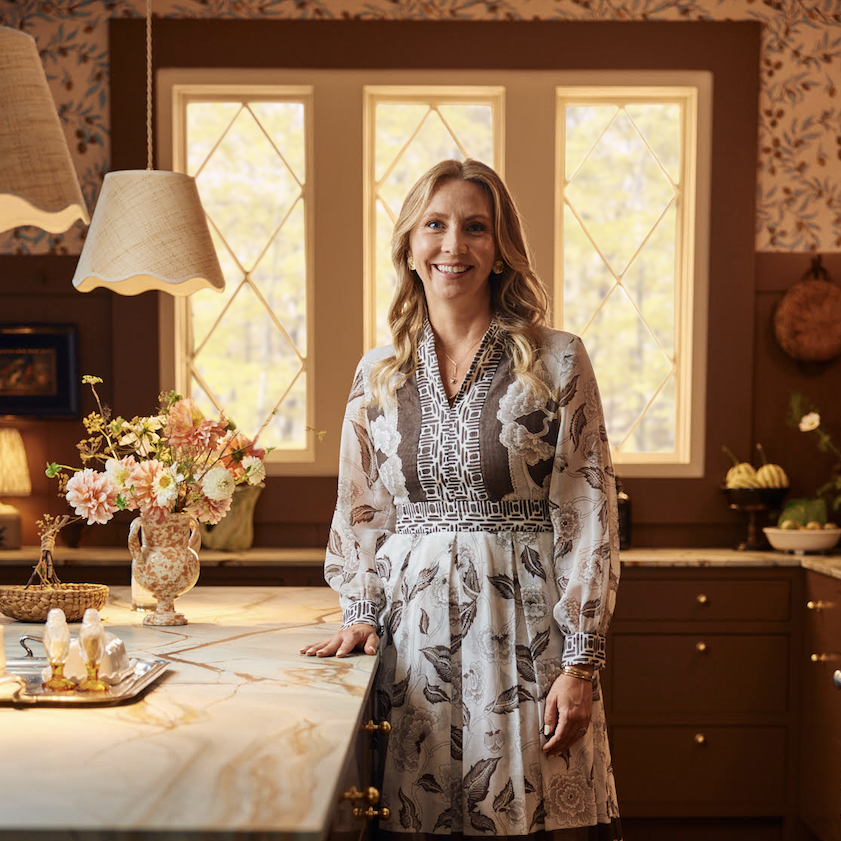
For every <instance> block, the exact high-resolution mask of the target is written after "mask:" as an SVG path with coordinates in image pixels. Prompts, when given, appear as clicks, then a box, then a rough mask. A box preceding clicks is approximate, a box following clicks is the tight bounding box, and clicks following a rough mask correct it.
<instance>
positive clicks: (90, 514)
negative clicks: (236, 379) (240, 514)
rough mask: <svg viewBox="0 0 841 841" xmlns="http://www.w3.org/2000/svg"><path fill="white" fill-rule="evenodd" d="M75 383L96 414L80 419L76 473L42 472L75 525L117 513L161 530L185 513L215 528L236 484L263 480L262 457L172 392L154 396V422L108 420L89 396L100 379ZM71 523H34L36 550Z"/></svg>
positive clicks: (251, 443)
mask: <svg viewBox="0 0 841 841" xmlns="http://www.w3.org/2000/svg"><path fill="white" fill-rule="evenodd" d="M82 382H83V383H85V384H86V385H89V386H90V388H91V391H92V392H93V395H94V398H95V400H96V405H97V408H98V411H96V412H92V413H91V414H89V415H88V416H87V417H86V418H84V420H83V424H84V427H85V431H86V432H87V437H86V438H83V439H82V440H81V441H80V442H79V443H78V445H77V449H78V450H79V456H80V459H81V463H82V466H81V467H72V466H70V465H66V464H57V463H56V462H52V463H51V464H48V465H47V469H46V474H47V476H49V477H51V478H52V477H58V479H59V489H60V493H61V494H63V495H64V496H65V498H66V499H67V501H68V502H69V503H70V506H71V507H72V508H73V510H74V512H75V513H76V515H77V517H76V519H83V520H86V521H87V524H88V525H93V524H94V523H107V522H108V521H109V520H110V519H111V518H112V517H113V516H114V514H115V513H116V512H117V511H138V512H139V513H140V515H141V516H142V517H144V518H146V519H149V520H152V521H154V522H157V523H161V522H163V521H164V519H165V518H166V517H167V515H168V514H170V513H176V512H186V513H188V514H192V515H193V516H194V517H195V518H196V519H197V520H198V521H199V522H200V523H206V524H214V525H215V524H216V523H218V522H219V521H220V520H221V519H222V518H223V517H224V516H225V514H227V512H228V510H229V509H230V507H231V500H232V497H233V493H234V489H235V488H236V486H237V485H242V484H249V485H258V484H260V483H262V481H263V479H264V478H265V475H266V470H265V464H264V462H265V458H266V455H267V453H268V450H265V449H262V448H260V447H258V446H257V443H256V438H255V439H254V440H249V439H248V438H246V437H245V436H244V435H243V434H242V433H241V432H238V431H237V429H236V426H235V425H234V423H233V422H232V421H230V420H229V419H227V418H226V417H225V416H224V414H220V416H219V419H218V420H210V419H208V418H205V416H204V415H203V413H202V412H201V410H200V409H199V407H198V406H197V405H196V404H195V402H194V401H193V400H192V399H191V398H189V397H182V396H181V395H180V394H177V393H175V392H172V391H171V392H167V393H164V394H161V395H160V397H159V401H160V406H159V408H158V412H157V413H156V414H154V415H151V416H148V417H134V418H132V419H131V420H126V419H124V418H122V417H119V416H118V417H112V416H111V411H110V409H109V408H108V407H107V406H103V404H102V401H101V400H100V398H99V394H98V393H97V390H96V386H97V385H98V384H99V383H101V382H102V379H101V378H100V377H95V376H84V377H83V378H82ZM270 419H271V416H270V417H269V420H270ZM266 423H268V420H267V421H266ZM263 426H264V427H265V424H264V425H263ZM260 431H261V432H262V429H261V430H260ZM257 437H259V433H258V436H257ZM97 468H101V469H97ZM71 521H72V518H70V517H61V518H54V517H51V516H50V515H46V516H45V517H44V518H43V519H42V520H40V521H39V530H40V531H39V534H40V536H41V538H42V548H43V539H44V537H45V536H47V537H49V536H52V539H53V541H54V540H55V534H57V532H58V530H59V529H61V528H62V527H63V526H64V525H66V524H67V523H68V522H71Z"/></svg>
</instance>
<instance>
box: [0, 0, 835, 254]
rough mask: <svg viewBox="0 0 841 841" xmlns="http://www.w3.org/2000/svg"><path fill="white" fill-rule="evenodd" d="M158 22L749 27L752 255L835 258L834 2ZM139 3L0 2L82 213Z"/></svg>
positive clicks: (33, 238) (224, 4)
mask: <svg viewBox="0 0 841 841" xmlns="http://www.w3.org/2000/svg"><path fill="white" fill-rule="evenodd" d="M154 12H155V14H156V15H159V16H162V17H196V18H198V17H210V18H212V17H218V18H290V19H292V18H296V19H326V18H348V17H351V18H357V19H393V20H439V19H440V20H453V19H458V20H519V19H528V20H627V21H633V20H649V21H652V20H671V21H694V20H716V21H718V20H758V21H761V22H762V24H763V36H762V53H761V59H760V66H759V67H758V68H757V71H758V73H759V76H760V85H761V93H760V111H759V120H760V122H759V150H758V152H759V167H758V172H757V217H756V248H757V250H758V251H792V252H802V251H817V252H823V253H828V252H841V96H839V91H838V88H839V86H841V0H155V3H154ZM142 15H145V3H144V2H143V0H0V24H2V25H4V26H11V27H15V28H18V29H22V30H24V31H25V32H28V33H29V34H30V35H32V36H33V37H34V38H35V40H36V42H37V43H38V48H39V50H40V52H41V56H42V58H43V61H44V66H45V68H46V72H47V76H48V78H49V80H50V85H51V88H52V91H53V96H54V97H55V100H56V104H57V107H58V111H59V114H60V116H61V119H62V121H63V123H64V126H65V130H66V133H67V138H68V141H69V143H70V148H71V151H72V153H73V155H74V158H75V161H76V168H77V171H78V173H79V178H80V180H81V183H82V189H83V191H84V194H85V198H86V200H87V202H88V206H89V208H90V209H91V210H93V207H94V204H95V202H96V197H97V194H98V190H99V186H100V184H101V180H102V177H103V175H104V174H105V172H107V171H108V169H109V159H110V154H109V126H108V67H109V64H108V32H107V29H108V27H107V21H108V18H109V17H115V16H132V17H139V16H142ZM84 232H85V228H84V226H83V225H81V223H77V225H75V226H74V227H73V228H71V229H70V231H68V232H67V233H65V234H63V235H53V234H49V233H47V232H45V231H42V230H40V229H37V228H30V227H27V228H18V229H17V230H15V231H12V232H6V233H2V234H0V254H15V253H18V254H41V253H62V254H78V253H79V252H80V251H81V247H82V242H83V240H84Z"/></svg>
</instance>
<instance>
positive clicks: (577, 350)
mask: <svg viewBox="0 0 841 841" xmlns="http://www.w3.org/2000/svg"><path fill="white" fill-rule="evenodd" d="M570 338H571V341H570V342H569V344H568V345H567V346H566V347H565V348H564V349H563V350H562V353H561V356H562V358H563V363H564V364H563V365H562V370H565V371H566V373H565V375H564V376H563V377H562V379H561V383H560V385H561V389H560V395H559V398H558V402H559V409H558V413H559V421H560V428H559V431H558V443H557V448H556V452H555V463H554V466H553V471H552V478H551V481H550V486H549V506H550V511H551V517H552V527H553V532H554V552H553V569H554V573H555V577H556V580H557V582H558V586H559V589H560V592H561V598H560V601H559V602H558V604H557V605H556V606H555V608H554V617H555V620H556V621H557V622H558V624H559V625H560V627H561V630H562V631H563V632H564V651H563V662H564V664H568V665H572V664H587V665H593V666H595V667H596V668H602V667H603V666H604V663H605V635H606V633H607V627H608V624H609V623H610V619H611V617H612V615H613V609H614V605H615V602H616V590H617V587H618V584H619V520H618V513H617V507H616V484H615V477H614V473H613V464H612V462H611V458H610V447H609V445H608V441H607V434H606V432H605V425H604V415H603V412H602V405H601V399H600V397H599V390H598V386H597V384H596V378H595V375H594V373H593V367H592V365H591V363H590V358H589V356H588V355H587V351H586V350H585V348H584V345H583V344H582V342H581V340H580V339H579V338H578V337H570Z"/></svg>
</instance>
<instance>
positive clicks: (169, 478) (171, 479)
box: [152, 464, 184, 508]
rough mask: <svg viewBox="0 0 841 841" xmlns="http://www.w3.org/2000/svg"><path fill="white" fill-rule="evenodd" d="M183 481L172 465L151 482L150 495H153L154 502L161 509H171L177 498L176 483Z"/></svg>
mask: <svg viewBox="0 0 841 841" xmlns="http://www.w3.org/2000/svg"><path fill="white" fill-rule="evenodd" d="M179 481H182V482H183V481H184V477H183V476H182V475H180V474H179V473H178V468H177V467H176V466H175V465H174V464H173V465H172V466H171V467H168V468H167V469H166V470H163V471H161V472H160V473H159V474H158V475H157V476H156V477H155V480H154V481H153V482H152V493H153V494H154V495H155V502H156V503H157V504H158V506H160V507H161V508H171V507H172V506H173V505H174V504H175V500H176V499H177V498H178V482H179Z"/></svg>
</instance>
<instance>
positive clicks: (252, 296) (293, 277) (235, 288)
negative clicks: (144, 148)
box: [178, 89, 312, 460]
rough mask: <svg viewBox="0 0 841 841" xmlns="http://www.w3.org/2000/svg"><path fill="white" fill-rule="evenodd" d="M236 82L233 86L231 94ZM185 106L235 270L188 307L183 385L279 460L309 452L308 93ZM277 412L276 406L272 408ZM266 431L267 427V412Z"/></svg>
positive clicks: (206, 196)
mask: <svg viewBox="0 0 841 841" xmlns="http://www.w3.org/2000/svg"><path fill="white" fill-rule="evenodd" d="M229 90H230V89H228V91H229ZM208 100H209V101H202V100H201V97H200V95H196V96H194V97H193V98H190V99H188V100H187V101H186V104H185V108H184V115H183V121H184V132H183V142H184V144H185V149H184V150H183V152H184V153H183V155H182V159H183V160H184V161H186V168H187V171H188V172H189V173H190V174H191V175H194V176H195V177H196V183H197V184H198V189H199V193H200V195H201V199H202V203H203V205H204V208H205V211H206V213H207V216H208V220H209V222H210V229H211V233H212V236H213V241H214V244H215V246H216V251H217V254H218V255H219V260H220V264H221V266H222V270H223V272H224V274H225V282H226V289H225V291H224V293H223V294H222V295H219V294H214V293H213V292H210V294H207V291H201V292H198V293H196V294H194V295H193V296H191V297H190V298H189V299H188V300H187V302H186V313H185V317H186V322H187V336H188V339H187V341H186V343H185V344H186V348H184V349H182V357H181V359H180V365H179V366H178V368H179V373H180V381H179V383H178V386H179V390H181V391H184V392H185V393H188V394H191V395H192V397H193V398H194V399H195V400H196V401H197V403H198V404H199V406H200V407H201V408H202V410H203V411H204V412H205V413H208V414H215V413H216V412H218V411H219V410H222V411H224V412H225V413H226V415H228V417H230V418H232V419H233V420H234V421H235V422H236V424H237V426H238V427H239V428H240V429H242V431H243V432H244V433H245V434H246V435H248V436H254V435H256V434H257V433H258V432H259V433H260V443H261V444H262V445H263V446H265V447H275V448H276V450H275V452H273V453H272V454H271V455H270V458H274V459H276V460H283V457H284V454H294V453H299V454H300V453H301V451H303V450H304V449H306V447H307V443H308V436H307V427H308V426H309V425H310V408H309V407H310V404H311V402H312V401H311V400H310V395H309V393H308V381H307V368H308V365H307V348H308V333H309V332H311V326H310V307H309V306H308V301H309V299H310V297H311V294H310V280H309V277H310V266H309V265H308V260H307V223H306V218H307V212H308V188H307V184H308V183H309V182H310V181H311V178H308V175H307V167H308V165H309V163H308V161H307V155H306V150H307V132H308V125H307V121H308V117H307V114H308V108H309V104H308V103H309V100H308V98H307V97H305V96H303V97H302V96H297V97H290V96H283V95H278V96H276V97H274V96H272V95H271V94H266V93H260V94H259V95H249V92H247V91H243V93H242V95H241V96H240V95H237V94H236V93H234V94H232V93H230V92H226V94H225V95H224V96H215V97H208ZM272 413H274V414H273V415H272ZM270 417H271V419H270V420H269V421H268V423H267V425H266V426H265V428H262V431H261V427H263V424H264V422H266V420H267V419H268V418H270Z"/></svg>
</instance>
